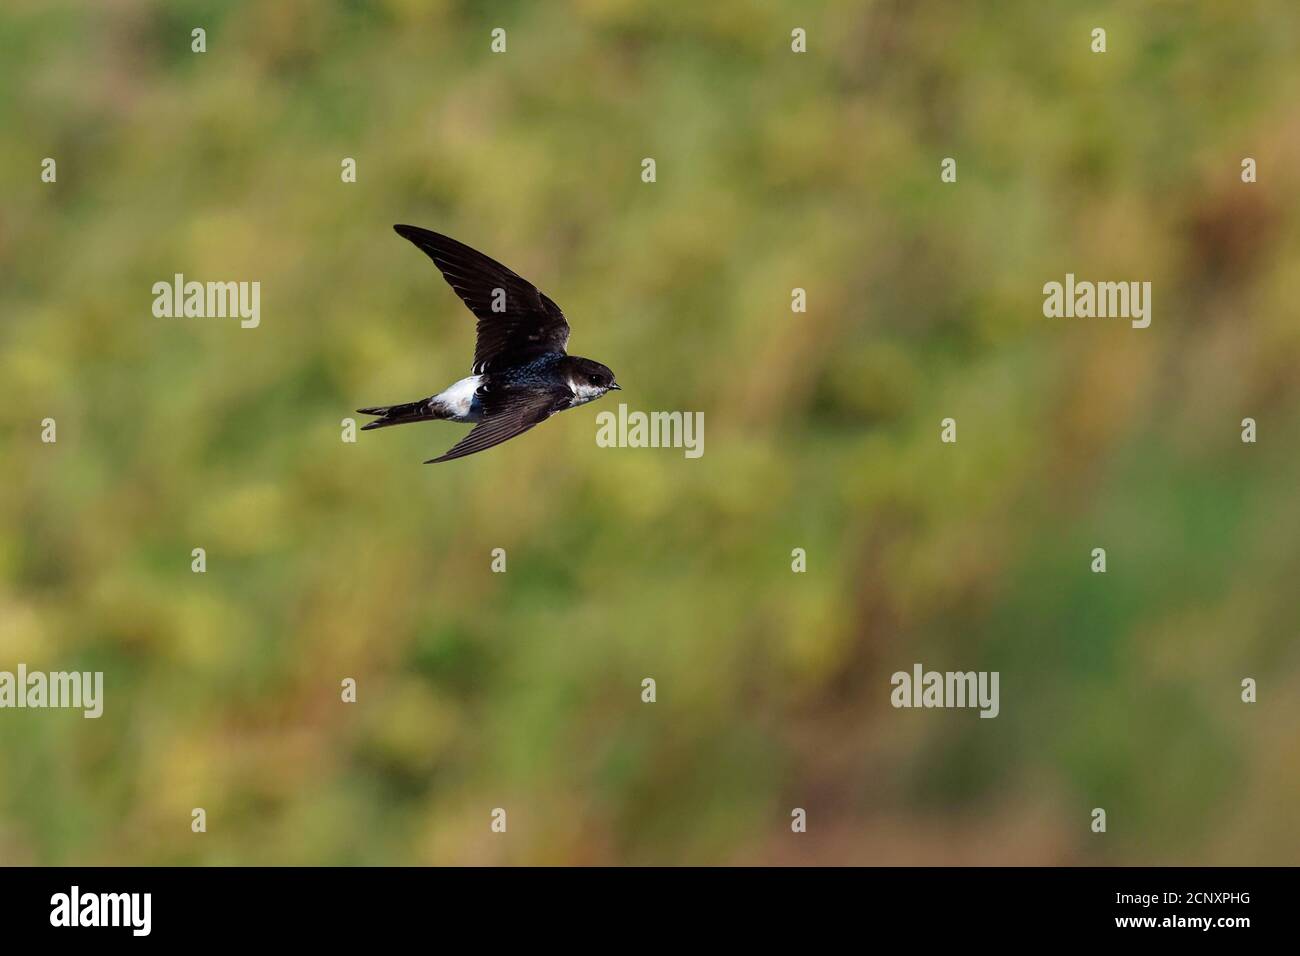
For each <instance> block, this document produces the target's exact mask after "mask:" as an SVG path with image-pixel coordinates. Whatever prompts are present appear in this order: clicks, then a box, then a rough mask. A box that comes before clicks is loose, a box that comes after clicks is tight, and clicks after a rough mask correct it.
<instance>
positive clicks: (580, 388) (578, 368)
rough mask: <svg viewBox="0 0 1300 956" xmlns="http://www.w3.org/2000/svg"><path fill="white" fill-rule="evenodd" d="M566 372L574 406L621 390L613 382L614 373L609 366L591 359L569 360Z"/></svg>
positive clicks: (575, 358)
mask: <svg viewBox="0 0 1300 956" xmlns="http://www.w3.org/2000/svg"><path fill="white" fill-rule="evenodd" d="M566 371H567V372H568V376H569V388H571V389H573V398H574V404H577V405H581V404H583V403H585V402H591V401H595V400H596V399H598V398H600V396H602V395H604V394H605V393H606V392H608V391H611V390H615V389H621V388H622V386H620V385H619V384H618V382H616V381H614V373H613V372H612V371H611V370H610V368H609V366H607V365H601V364H600V363H599V362H593V361H592V360H591V359H585V358H577V357H574V358H571V359H570V360H569V367H568V369H567V370H566Z"/></svg>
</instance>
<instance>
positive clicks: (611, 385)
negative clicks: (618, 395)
mask: <svg viewBox="0 0 1300 956" xmlns="http://www.w3.org/2000/svg"><path fill="white" fill-rule="evenodd" d="M609 388H610V391H614V392H621V391H623V386H622V385H620V384H618V382H610V383H609Z"/></svg>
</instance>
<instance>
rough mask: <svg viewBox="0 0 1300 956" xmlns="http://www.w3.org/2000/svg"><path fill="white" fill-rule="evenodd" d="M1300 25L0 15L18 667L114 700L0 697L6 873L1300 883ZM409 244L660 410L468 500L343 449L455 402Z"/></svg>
mask: <svg viewBox="0 0 1300 956" xmlns="http://www.w3.org/2000/svg"><path fill="white" fill-rule="evenodd" d="M195 26H202V27H204V28H205V29H206V30H207V52H206V53H205V54H202V55H199V54H194V53H192V52H190V30H191V29H192V28H194V27H195ZM497 26H500V27H504V28H505V29H506V30H507V37H508V52H507V53H506V54H504V55H494V54H492V53H491V52H490V50H489V32H490V30H491V29H492V28H493V27H497ZM1095 26H1103V27H1105V28H1106V29H1107V31H1108V47H1109V49H1108V52H1107V53H1106V54H1104V55H1098V54H1093V53H1091V52H1090V50H1089V45H1090V37H1089V34H1090V31H1091V29H1092V28H1093V27H1095ZM794 27H803V28H805V29H806V30H807V31H808V47H809V52H808V53H807V54H805V55H797V54H793V53H791V51H790V31H791V29H792V28H794ZM1297 36H1300V6H1297V5H1296V4H1295V3H1293V2H1290V0H1275V2H1252V0H1241V2H1232V3H1227V2H1223V3H1218V2H1206V3H1197V4H1174V3H1149V4H1133V3H1118V2H1112V3H1097V4H1089V5H1087V7H1086V8H1085V7H1084V6H1083V5H1079V4H1075V3H1067V2H1040V0H1018V2H1009V3H1003V4H996V5H995V4H976V3H969V4H956V3H926V2H901V0H900V2H827V3H819V4H802V3H794V2H789V3H777V2H761V3H741V2H718V3H707V4H670V3H646V2H632V0H578V2H573V3H548V4H525V3H518V4H486V3H482V4H481V3H450V2H440V3H426V2H417V0H388V2H382V3H373V4H371V3H361V2H355V0H354V2H348V3H342V2H339V3H325V2H309V0H290V2H283V0H279V2H276V3H255V2H246V3H225V2H216V0H211V2H162V0H119V2H115V3H111V4H100V3H89V2H86V3H73V2H57V0H49V2H47V0H17V2H14V0H9V2H7V3H6V4H5V5H4V7H3V10H0V182H2V183H3V199H2V200H0V380H2V381H3V383H4V393H5V401H4V402H3V403H2V405H0V452H2V453H3V460H4V462H5V465H6V467H5V478H4V489H3V491H2V492H0V669H9V670H12V669H14V668H15V667H16V665H17V663H18V662H19V661H23V662H26V663H27V664H28V666H29V667H31V668H34V669H35V668H44V669H49V670H63V669H102V670H103V671H104V672H105V683H106V689H105V694H106V698H107V699H106V709H105V714H104V716H103V717H102V718H101V719H99V720H97V721H96V720H85V719H83V718H82V717H81V716H80V715H79V714H76V713H72V712H66V711H44V712H40V711H13V710H8V711H0V862H5V863H65V864H71V863H78V864H82V863H94V864H106V863H140V864H145V863H147V864H158V863H208V864H235V863H243V864H287V863H305V864H340V863H344V864H373V863H577V864H585V863H722V862H729V863H759V862H776V863H783V862H807V863H812V862H821V863H850V862H853V863H974V862H981V863H1067V862H1068V863H1294V862H1295V860H1296V847H1297V844H1298V841H1300V820H1298V818H1297V813H1296V807H1297V805H1298V804H1300V762H1297V759H1296V738H1295V728H1296V725H1297V721H1300V652H1298V650H1297V643H1296V626H1297V620H1298V619H1300V615H1298V614H1297V610H1298V607H1297V605H1298V604H1300V601H1298V599H1297V593H1298V591H1300V589H1297V587H1296V583H1295V582H1296V579H1297V576H1298V575H1300V546H1298V545H1297V542H1298V541H1300V498H1298V497H1297V495H1296V489H1297V487H1298V486H1300V450H1298V449H1297V445H1296V437H1297V435H1300V411H1298V405H1297V397H1298V394H1300V389H1298V388H1297V375H1296V369H1297V364H1298V362H1300V321H1298V315H1297V301H1300V299H1298V297H1300V270H1297V268H1296V262H1297V255H1298V254H1300V230H1298V229H1297V222H1298V221H1300V220H1298V219H1297V213H1298V211H1300V210H1298V207H1297V196H1298V195H1300V112H1297V110H1296V109H1295V104H1296V103H1297V102H1300V58H1298V57H1297V56H1296V37H1297ZM46 156H49V157H54V158H56V159H57V162H58V181H57V183H55V184H45V183H42V182H41V181H40V179H39V173H40V162H41V159H42V158H43V157H46ZM349 156H350V157H355V158H356V160H357V164H358V182H357V183H356V184H343V183H342V182H340V176H339V172H340V161H341V160H342V158H343V157H349ZM646 156H651V157H654V158H655V159H656V161H657V165H658V181H657V182H656V183H655V184H653V185H648V184H645V183H642V182H641V179H640V164H641V160H642V158H643V157H646ZM948 156H951V157H954V158H956V159H957V161H958V182H957V183H956V184H952V185H945V184H942V183H940V181H939V164H940V161H941V159H942V158H944V157H948ZM1245 156H1251V157H1254V158H1256V159H1257V161H1258V163H1259V182H1258V183H1256V184H1253V185H1246V184H1243V183H1242V182H1241V180H1240V163H1241V160H1242V158H1243V157H1245ZM395 222H411V223H415V224H418V225H423V226H426V227H429V228H432V229H436V230H438V231H441V232H445V233H448V234H450V235H452V236H455V237H457V238H459V239H461V240H463V241H464V242H467V243H469V244H470V245H472V246H475V247H477V248H480V249H482V250H484V251H485V252H487V253H488V254H490V255H493V256H495V257H497V258H499V259H501V260H503V261H504V262H506V263H507V264H509V265H510V266H512V267H513V268H515V269H516V270H517V271H519V272H520V273H521V274H522V275H524V276H527V277H529V278H530V279H532V280H533V281H535V282H536V283H537V284H538V285H539V287H541V288H542V289H543V290H544V291H546V292H547V293H548V294H550V295H551V296H552V297H553V298H555V299H556V301H558V302H559V303H560V304H561V306H562V307H563V308H564V309H565V311H566V314H567V315H568V316H569V319H570V321H571V323H572V325H573V329H574V332H573V341H572V343H571V348H572V350H573V351H574V352H575V353H577V354H582V355H589V356H592V357H595V358H598V359H600V360H601V361H604V362H606V363H608V364H609V365H610V366H611V367H613V368H614V370H615V371H616V372H617V373H618V377H619V381H620V382H621V383H622V385H623V387H624V389H625V391H623V392H621V393H618V394H617V395H615V396H610V397H607V398H606V399H604V400H603V401H602V402H601V403H600V404H598V405H593V406H587V407H585V408H582V409H579V410H576V411H573V412H568V413H566V414H564V415H561V416H559V417H558V418H555V419H554V420H552V421H551V422H548V423H547V424H546V425H545V426H543V427H542V428H540V429H538V430H536V431H534V432H531V433H529V434H528V435H526V436H524V437H522V438H520V439H517V440H516V441H513V442H511V443H509V444H507V445H504V446H502V447H501V448H498V449H495V450H493V451H491V452H490V453H487V454H483V455H479V456H475V457H473V458H469V459H465V460H463V461H458V462H455V463H453V464H449V465H442V466H437V467H433V466H424V465H421V464H420V462H421V461H422V460H423V459H425V458H428V457H432V456H433V455H434V454H437V453H440V452H442V451H443V450H445V449H446V448H447V447H449V446H450V445H451V444H452V443H453V442H454V441H455V440H456V439H457V438H458V437H459V435H460V434H461V433H462V429H461V428H460V427H459V426H454V425H446V424H437V425H427V426H425V425H421V426H412V427H404V428H397V429H391V430H386V431H381V432H375V433H367V434H365V435H362V436H360V439H359V441H358V442H357V443H356V444H346V443H344V442H342V441H340V422H341V420H342V419H343V418H345V417H347V416H350V415H352V410H353V409H355V408H357V407H359V406H362V405H367V404H377V403H386V402H396V401H406V400H410V399H413V398H417V397H419V396H423V395H427V394H429V393H430V392H431V391H433V390H435V389H437V388H440V387H442V386H443V385H445V384H447V383H449V382H450V381H452V380H453V379H455V378H457V377H460V376H461V375H463V374H465V373H466V372H467V369H468V364H469V357H470V355H471V352H472V339H473V323H472V319H471V317H470V316H469V313H468V312H466V311H465V310H464V309H463V307H462V306H461V305H460V303H459V302H458V301H457V300H456V299H455V297H454V296H453V294H452V293H451V291H450V290H449V289H448V288H447V287H446V285H445V284H444V283H443V282H442V280H441V279H440V278H439V276H438V275H437V272H436V270H435V269H434V268H433V266H432V265H431V263H429V262H428V261H427V260H426V259H425V258H424V257H423V256H422V255H420V253H419V252H418V251H416V250H415V249H413V248H412V247H410V246H409V245H408V244H407V243H405V242H404V241H402V240H401V239H399V238H398V237H397V236H395V235H394V234H393V233H392V231H391V228H390V227H391V224H392V223H395ZM177 272H181V273H184V274H185V276H186V277H187V278H191V279H199V280H209V279H211V280H227V279H229V280H258V281H260V282H261V284H262V323H261V327H260V328H258V329H255V330H241V329H239V328H238V326H237V324H236V323H233V322H230V321H222V320H216V319H189V320H185V319H174V320H173V319H157V318H154V317H153V316H152V314H151V311H150V307H151V303H152V294H151V292H150V288H151V285H152V284H153V283H154V282H156V281H160V280H162V281H167V280H169V279H170V277H171V276H172V275H173V274H174V273H177ZM1066 272H1074V273H1076V274H1077V275H1078V276H1079V277H1080V278H1089V279H1111V280H1150V281H1151V282H1152V283H1153V287H1154V288H1153V322H1152V326H1151V328H1149V329H1146V330H1134V329H1131V328H1129V327H1128V324H1127V323H1126V322H1123V321H1107V320H1049V319H1045V318H1044V317H1043V315H1042V292H1041V289H1042V285H1043V283H1045V282H1048V281H1053V280H1055V281H1060V280H1061V279H1062V277H1063V276H1064V274H1065V273H1066ZM794 287H802V288H805V289H807V291H808V302H809V311H808V312H807V314H792V312H791V310H790V294H791V291H790V290H791V289H792V288H794ZM619 400H622V401H626V402H627V403H628V404H629V405H630V406H631V407H632V408H634V409H645V410H650V409H688V410H702V411H703V412H704V413H705V420H706V429H705V437H706V442H705V454H704V457H703V458H701V459H699V460H693V461H692V460H687V459H685V458H684V457H683V455H682V454H681V453H680V452H678V451H671V450H667V451H666V450H650V449H639V450H638V449H617V450H616V449H605V448H599V447H597V446H596V444H595V441H594V436H595V432H596V423H595V417H596V415H597V413H598V412H599V411H601V410H603V409H613V408H615V407H616V404H617V401H619ZM947 416H952V417H954V418H956V419H957V421H958V423H959V425H958V427H959V433H958V434H959V441H958V443H957V444H956V445H941V444H940V442H939V440H938V439H939V422H940V420H941V419H942V418H944V417H947ZM1246 416H1251V417H1254V418H1255V419H1257V420H1258V422H1259V436H1260V438H1259V442H1258V444H1255V445H1245V444H1242V442H1241V441H1240V438H1239V430H1240V421H1241V419H1242V418H1243V417H1246ZM46 417H53V418H55V419H56V420H57V422H58V442H57V444H53V445H50V444H43V443H41V442H40V440H39V436H40V422H41V420H42V419H43V418H46ZM195 547H204V548H206V549H207V553H208V571H207V573H206V574H202V575H200V574H194V573H192V572H191V570H190V552H191V549H192V548H195ZM498 547H500V548H505V549H506V550H507V553H508V556H509V557H508V561H509V570H508V572H507V573H506V574H492V573H490V571H489V562H490V552H491V550H492V549H493V548H498ZM795 547H802V548H806V549H807V553H808V571H807V573H806V574H802V575H797V574H792V573H791V570H790V553H791V549H792V548H795ZM1094 547H1105V548H1106V549H1107V552H1108V562H1109V570H1108V573H1106V574H1105V575H1094V574H1091V573H1089V570H1088V566H1089V562H1090V551H1091V549H1092V548H1094ZM915 661H920V662H923V663H924V664H925V665H926V666H927V667H932V668H938V669H961V670H965V669H987V670H998V671H1000V672H1001V692H1002V706H1001V716H999V717H998V718H997V719H996V720H980V719H977V718H976V716H975V714H974V712H971V711H896V710H893V709H892V708H891V707H890V706H889V690H890V686H889V675H890V674H891V673H892V672H894V671H895V670H899V669H907V668H910V666H911V664H912V663H913V662H915ZM348 676H351V677H354V678H356V679H357V681H358V684H359V700H358V703H356V704H355V705H347V704H343V703H341V702H340V699H339V684H340V680H341V679H342V678H343V677H348ZM647 676H649V677H654V678H655V679H656V680H657V682H658V701H657V703H655V704H653V705H650V704H643V703H641V701H640V684H641V680H642V679H643V678H644V677H647ZM1247 676H1249V677H1254V678H1255V679H1257V680H1258V682H1259V688H1260V691H1259V693H1260V701H1259V703H1257V704H1254V705H1246V704H1243V703H1241V702H1240V700H1239V694H1240V681H1241V679H1242V678H1243V677H1247ZM796 806H799V807H804V808H806V809H807V811H808V816H809V830H808V833H807V834H804V835H800V836H795V835H793V834H791V833H790V829H789V819H790V816H789V815H790V810H791V808H792V807H796ZM1095 806H1101V807H1105V808H1106V809H1107V811H1108V814H1109V825H1110V832H1109V833H1108V834H1106V835H1105V836H1095V835H1093V834H1091V833H1090V832H1089V830H1088V823H1089V812H1090V810H1091V808H1093V807H1095ZM193 807H204V808H205V809H206V810H207V813H208V832H207V833H206V834H202V835H193V834H191V832H190V810H191V808H193ZM493 807H504V808H506V809H507V810H508V812H509V833H508V835H507V836H505V837H502V836H494V835H493V834H492V833H490V831H489V814H490V811H491V809H492V808H493Z"/></svg>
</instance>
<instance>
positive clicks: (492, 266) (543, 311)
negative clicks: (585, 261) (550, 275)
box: [358, 226, 619, 464]
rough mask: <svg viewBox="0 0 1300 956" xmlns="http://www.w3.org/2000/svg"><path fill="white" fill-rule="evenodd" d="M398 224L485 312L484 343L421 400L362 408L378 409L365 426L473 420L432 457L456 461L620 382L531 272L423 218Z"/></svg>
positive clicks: (481, 321) (481, 318)
mask: <svg viewBox="0 0 1300 956" xmlns="http://www.w3.org/2000/svg"><path fill="white" fill-rule="evenodd" d="M393 228H394V229H396V230H397V233H398V234H399V235H401V236H403V237H405V238H407V239H409V240H411V242H413V243H415V244H416V245H417V246H419V247H420V249H422V250H423V251H424V252H425V253H426V254H427V255H428V256H429V258H431V259H432V260H433V261H434V263H435V264H436V265H437V266H438V268H439V269H440V270H441V271H442V275H443V278H445V279H446V280H447V282H448V284H449V285H450V286H451V287H452V289H454V290H455V291H456V294H457V295H459V296H460V297H461V299H462V300H463V301H464V302H465V304H466V305H467V306H468V307H469V309H470V311H471V312H473V313H474V314H475V315H476V316H478V344H477V346H476V348H475V350H474V364H473V367H472V369H471V372H472V374H471V375H469V376H467V377H466V378H462V379H461V380H460V381H458V382H455V383H453V384H451V385H449V386H448V387H447V388H445V389H443V390H442V391H441V392H439V393H437V394H436V395H431V396H430V397H428V398H424V399H420V400H419V401H415V402H406V403H404V404H400V405H384V406H376V407H372V408H361V409H358V411H359V412H361V413H362V414H364V415H377V416H379V417H378V418H376V419H375V421H372V422H369V423H368V424H366V425H364V426H362V431H366V430H368V429H372V428H385V427H387V426H389V425H405V424H407V423H408V422H419V421H453V422H470V423H473V424H474V425H475V426H476V427H475V428H474V430H473V431H471V432H470V433H469V434H468V435H466V436H465V438H463V439H462V440H461V441H460V442H459V443H457V444H456V445H455V446H453V447H452V449H451V450H450V451H448V452H447V453H446V454H445V455H442V456H440V457H438V458H434V459H431V461H432V462H438V461H449V460H451V459H453V458H463V457H464V456H465V455H472V454H474V453H475V452H478V451H483V450H484V449H486V448H491V447H492V446H493V445H499V444H500V443H501V442H503V441H507V440H508V439H511V438H513V437H515V436H516V435H519V434H521V433H523V432H525V431H527V430H528V429H530V428H532V427H533V426H534V425H538V424H540V423H541V422H544V421H545V420H546V419H548V418H550V417H551V416H552V415H554V414H556V413H558V412H562V411H564V410H565V409H569V408H575V407H577V406H578V405H585V404H586V403H587V402H590V401H594V400H595V399H597V398H600V396H602V395H604V394H605V393H606V392H607V391H609V390H610V389H617V388H619V385H618V384H617V383H616V382H615V381H614V373H613V372H611V371H610V370H609V369H608V368H607V367H606V366H604V365H601V364H600V363H599V362H595V361H592V360H591V359H585V358H580V357H579V356H576V355H569V354H567V353H566V352H565V347H566V346H567V345H568V341H569V325H568V322H566V321H565V319H564V314H563V313H562V312H561V311H560V309H559V306H557V305H556V304H555V303H554V302H552V301H551V300H550V299H549V298H547V297H546V296H545V295H543V294H542V293H541V292H539V291H538V290H537V289H536V288H535V287H534V286H533V285H532V284H531V283H529V282H528V281H527V280H526V279H522V278H520V277H519V276H518V275H516V274H515V273H513V272H511V271H510V270H509V269H507V268H506V267H505V266H503V265H501V263H499V262H496V261H495V260H493V259H489V258H488V257H487V256H485V255H483V254H482V253H480V252H476V251H474V250H473V249H471V248H470V247H469V246H466V245H464V244H462V243H459V242H457V241H456V240H454V239H450V238H448V237H447V236H442V235H439V234H438V233H436V232H430V231H429V230H427V229H420V228H418V227H416V226H394V227H393ZM428 463H429V462H426V464H428Z"/></svg>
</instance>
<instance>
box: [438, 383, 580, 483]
mask: <svg viewBox="0 0 1300 956" xmlns="http://www.w3.org/2000/svg"><path fill="white" fill-rule="evenodd" d="M572 398H573V393H572V392H571V391H570V390H569V389H568V388H566V387H564V386H563V385H561V386H558V387H555V388H543V389H538V388H494V389H490V390H483V389H480V391H479V401H480V402H482V404H483V416H484V417H483V420H482V421H481V422H479V423H478V424H477V425H475V426H474V430H473V431H471V432H470V433H469V434H468V435H466V436H465V437H464V438H462V439H461V440H460V441H459V442H457V443H456V444H455V445H453V446H452V448H451V449H450V450H449V451H448V452H447V453H446V454H445V455H441V456H439V457H437V458H431V459H429V460H428V461H426V462H425V464H426V465H432V464H435V463H436V462H440V461H451V460H452V459H453V458H464V457H465V456H466V455H472V454H474V453H475V452H479V451H483V450H484V449H485V448H491V447H492V446H493V445H499V444H501V443H502V442H503V441H506V440H508V439H511V438H514V437H515V436H516V435H521V434H523V433H524V432H526V431H528V429H530V428H532V427H533V426H534V425H539V424H541V423H542V422H544V421H546V419H548V418H550V417H551V416H552V415H554V414H555V413H556V412H558V411H561V410H563V409H565V408H568V407H569V403H570V401H571V400H572Z"/></svg>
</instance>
